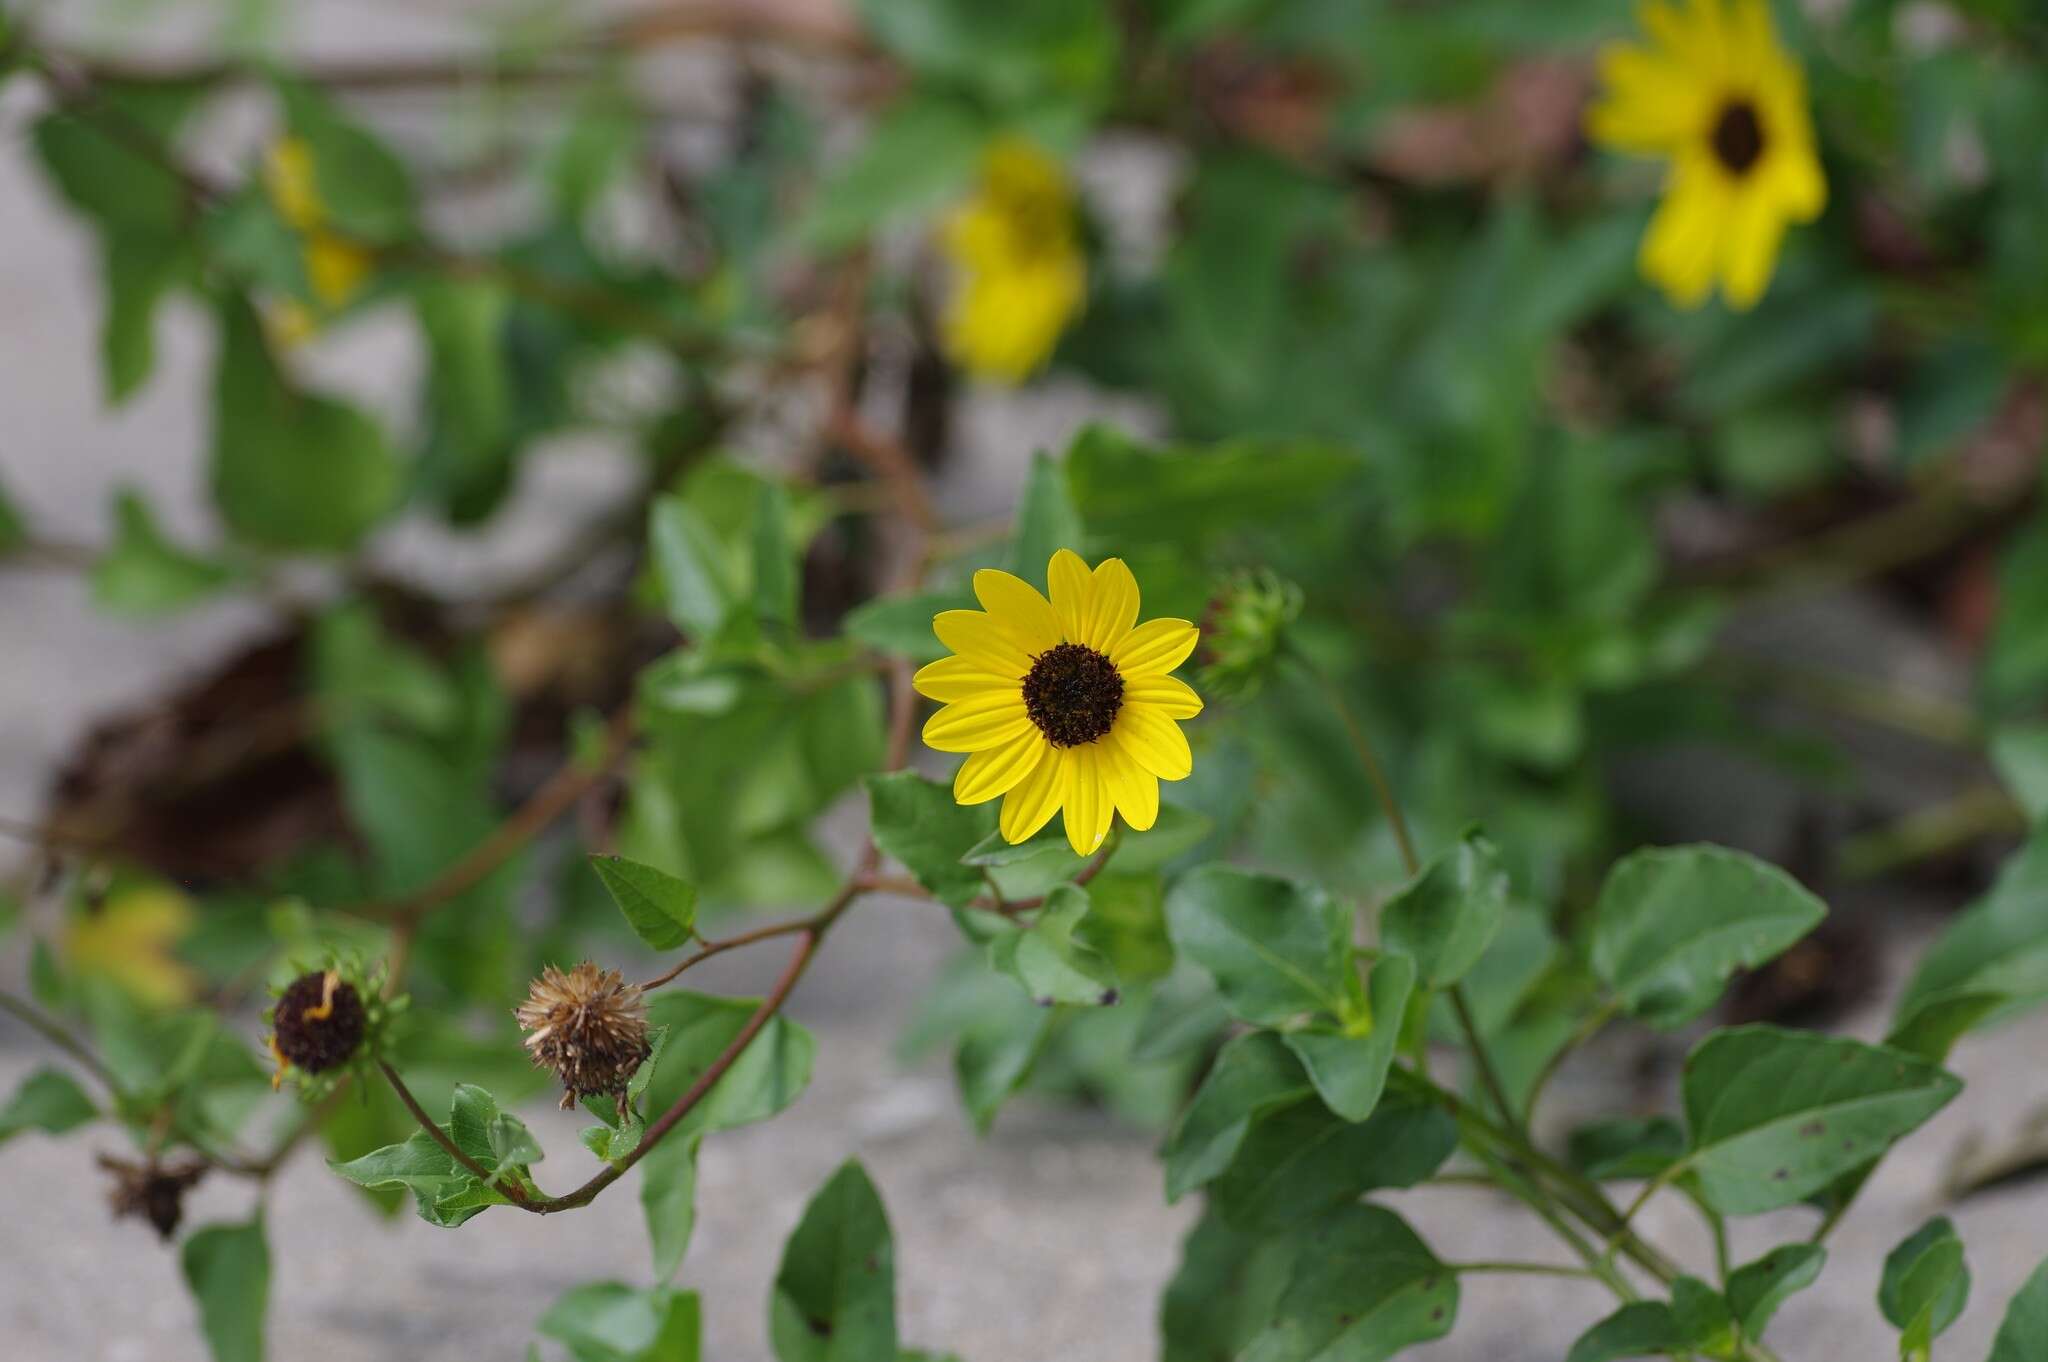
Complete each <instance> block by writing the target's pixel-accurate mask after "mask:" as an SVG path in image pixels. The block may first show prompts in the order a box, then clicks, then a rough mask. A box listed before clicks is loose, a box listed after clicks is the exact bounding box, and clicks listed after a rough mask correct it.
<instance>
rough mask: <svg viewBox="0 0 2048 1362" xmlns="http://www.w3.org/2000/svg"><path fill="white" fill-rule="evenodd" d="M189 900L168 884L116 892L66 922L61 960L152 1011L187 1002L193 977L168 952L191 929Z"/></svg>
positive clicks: (193, 990) (196, 987)
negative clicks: (108, 984)
mask: <svg viewBox="0 0 2048 1362" xmlns="http://www.w3.org/2000/svg"><path fill="white" fill-rule="evenodd" d="M196 920H197V915H196V914H195V913H194V911H193V908H192V901H191V900H190V899H188V898H186V897H185V896H184V895H183V894H181V893H179V892H178V891H177V890H175V889H172V888H170V887H169V886H168V885H161V884H141V885H133V886H130V887H128V888H126V889H121V890H117V891H116V892H115V893H113V894H112V895H110V896H109V897H108V898H107V901H106V902H105V903H103V904H101V905H100V906H99V908H98V909H97V910H95V911H89V912H81V913H79V914H77V915H76V916H74V917H73V918H72V919H71V924H70V927H69V929H68V930H67V931H66V933H65V938H64V957H65V959H66V961H67V962H68V963H69V964H70V965H71V967H72V968H73V969H75V970H77V971H78V972H79V973H81V974H96V975H99V976H100V977H101V978H104V979H109V980H112V981H113V982H114V983H115V984H117V985H119V986H120V987H121V988H122V989H124V990H125V991H127V992H128V993H130V994H132V995H133V996H134V997H135V998H136V999H137V1000H138V1001H141V1002H144V1003H148V1004H151V1005H153V1006H158V1007H170V1006H173V1005H175V1004H178V1003H184V1002H190V1001H191V1000H192V998H193V997H194V996H195V995H196V994H197V993H198V991H199V983H200V980H199V975H198V974H197V973H196V972H195V971H193V970H192V968H191V967H190V966H188V965H186V964H185V963H184V962H183V961H181V960H179V959H177V958H176V957H175V956H173V955H172V954H171V948H172V947H173V946H175V945H177V944H178V942H179V941H181V940H183V939H184V938H185V936H186V935H187V934H189V933H190V932H191V930H192V928H193V925H194V923H195V922H196Z"/></svg>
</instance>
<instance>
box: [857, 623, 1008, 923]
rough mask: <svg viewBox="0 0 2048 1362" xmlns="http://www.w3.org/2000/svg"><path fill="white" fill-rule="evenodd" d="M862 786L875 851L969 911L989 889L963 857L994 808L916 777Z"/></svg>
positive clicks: (897, 774)
mask: <svg viewBox="0 0 2048 1362" xmlns="http://www.w3.org/2000/svg"><path fill="white" fill-rule="evenodd" d="M927 624H929V622H927ZM862 784H863V785H865V786H866V788H867V792H868V817H869V823H870V826H871V827H872V828H873V830H874V838H875V845H876V846H878V847H880V848H881V849H882V850H883V851H885V852H887V853H888V854H889V855H891V856H894V857H895V858H896V859H897V860H899V861H901V862H903V868H904V869H906V870H908V871H909V872H910V873H911V874H912V875H913V876H915V877H916V878H917V882H918V883H919V884H921V885H923V886H924V887H925V888H927V889H929V890H931V891H932V895H933V896H934V897H935V898H937V899H938V900H939V901H940V902H941V903H945V904H948V905H950V906H952V907H954V908H961V907H965V906H966V905H967V904H968V903H969V902H970V901H971V900H972V899H973V898H974V896H975V895H977V894H979V893H980V892H981V891H982V890H983V889H984V888H986V887H987V881H986V880H984V879H983V877H982V873H981V870H980V869H979V868H978V867H975V866H971V865H963V864H961V857H963V856H965V855H966V854H967V853H968V852H969V851H970V850H972V849H973V847H974V846H975V844H976V843H978V842H980V841H981V839H982V838H983V837H985V836H987V835H988V834H989V831H990V829H991V828H992V827H993V826H994V824H995V806H994V805H993V804H987V805H976V806H973V807H968V806H965V805H961V804H958V803H956V802H954V799H953V792H952V791H951V790H949V789H948V788H946V787H945V786H944V785H941V784H939V783H938V782H936V781H931V780H926V779H925V778H924V777H923V776H921V775H918V774H917V773H916V772H915V771H890V772H888V773H887V774H884V775H872V776H868V777H867V778H866V779H865V780H863V781H862Z"/></svg>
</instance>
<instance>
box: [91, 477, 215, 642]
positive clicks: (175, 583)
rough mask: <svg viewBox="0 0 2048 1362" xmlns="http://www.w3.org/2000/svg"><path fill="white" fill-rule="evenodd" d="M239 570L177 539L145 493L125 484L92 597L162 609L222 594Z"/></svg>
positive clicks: (119, 605)
mask: <svg viewBox="0 0 2048 1362" xmlns="http://www.w3.org/2000/svg"><path fill="white" fill-rule="evenodd" d="M236 575H237V574H236V573H235V570H234V569H233V568H231V567H229V566H227V565H226V564H225V563H219V562H215V561H214V560H213V559H210V558H202V557H200V556H199V555H198V554H195V553H188V552H187V551H185V550H184V549H181V548H179V547H178V546H177V545H176V544H173V543H172V542H171V541H170V540H169V539H168V538H166V537H165V536H164V533H163V531H162V530H161V529H159V528H158V527H157V523H156V517H155V516H154V515H153V514H151V512H150V509H149V503H148V502H147V501H145V500H143V498H142V495H141V493H139V492H137V491H135V490H134V489H133V488H123V489H122V490H121V492H120V493H119V494H118V495H117V496H116V497H115V499H114V542H113V543H112V544H111V545H109V546H108V548H107V551H106V552H105V553H104V554H102V555H101V556H100V558H99V561H98V562H96V563H94V564H93V565H92V599H93V604H95V605H97V606H99V607H100V608H101V609H102V610H109V611H118V612H121V613H123V614H133V615H155V614H162V613H165V612H168V611H172V610H180V609H183V608H184V607H185V606H188V605H192V604H194V603H195V602H198V601H202V600H204V599H206V598H207V597H208V596H212V595H215V594H217V593H218V592H220V591H222V590H224V589H225V588H227V587H228V586H230V585H232V584H233V583H234V581H235V578H236Z"/></svg>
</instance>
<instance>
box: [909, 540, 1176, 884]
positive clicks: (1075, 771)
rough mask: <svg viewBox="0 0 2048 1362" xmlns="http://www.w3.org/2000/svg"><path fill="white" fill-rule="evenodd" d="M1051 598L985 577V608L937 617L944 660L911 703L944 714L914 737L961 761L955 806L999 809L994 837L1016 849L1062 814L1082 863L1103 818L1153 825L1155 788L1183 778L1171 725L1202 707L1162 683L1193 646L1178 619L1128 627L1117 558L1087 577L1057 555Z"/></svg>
mask: <svg viewBox="0 0 2048 1362" xmlns="http://www.w3.org/2000/svg"><path fill="white" fill-rule="evenodd" d="M1046 581H1047V583H1048V584H1049V585H1050V586H1051V587H1052V600H1051V601H1047V600H1046V598H1045V597H1043V596H1041V595H1039V594H1038V591H1037V589H1036V588H1034V587H1033V586H1031V584H1030V583H1028V582H1026V581H1024V580H1023V579H1022V578H1019V577H1014V576H1012V575H1011V574H1009V573H1007V572H998V571H996V570H994V569H992V568H984V569H983V570H982V571H980V572H977V573H975V574H974V594H975V596H976V598H978V599H979V600H980V601H981V603H982V605H983V606H984V607H986V609H985V610H947V611H943V612H941V613H940V614H939V615H937V616H936V617H934V618H933V620H932V631H933V632H934V633H936V634H937V635H938V636H939V641H940V642H941V643H944V644H945V645H946V646H947V647H948V648H951V649H952V650H953V652H954V656H952V657H946V658H941V659H940V660H938V661H937V662H934V663H932V664H931V665H930V666H927V667H925V668H923V669H921V670H920V671H919V672H918V673H917V676H916V685H917V689H918V691H919V692H920V693H921V694H923V695H925V696H927V697H929V698H930V699H933V700H937V701H939V702H940V703H941V705H942V708H941V709H940V710H939V712H938V713H936V714H934V715H933V716H932V717H931V720H930V722H928V723H926V724H925V726H924V740H925V741H926V742H927V743H929V744H930V745H931V746H933V747H935V748H937V749H938V750H939V751H941V752H966V753H968V754H969V756H968V758H967V760H966V761H965V762H963V763H961V766H960V771H959V774H958V775H957V776H955V777H954V779H953V798H954V799H956V800H958V801H959V802H960V803H962V804H981V803H985V802H987V801H988V800H991V799H994V798H996V797H997V796H998V795H1000V796H1002V797H1003V812H1002V818H1001V820H1000V824H999V826H1000V827H1001V828H1002V831H1003V838H1004V840H1006V841H1010V842H1021V841H1024V840H1025V839H1026V838H1028V837H1030V836H1031V835H1032V834H1033V833H1035V832H1037V831H1038V830H1039V829H1040V828H1042V827H1044V826H1045V824H1046V822H1047V821H1048V820H1050V819H1051V818H1052V816H1053V815H1054V814H1055V813H1058V812H1059V811H1060V810H1061V809H1062V808H1064V809H1065V810H1066V814H1067V841H1068V843H1069V844H1071V845H1072V846H1073V848H1074V851H1075V853H1076V854H1078V855H1082V856H1086V855H1089V854H1090V853H1092V852H1094V851H1095V850H1096V849H1097V848H1098V847H1100V846H1101V845H1102V839H1103V838H1104V837H1106V836H1108V835H1109V825H1110V820H1111V818H1112V817H1113V816H1114V815H1115V814H1116V813H1119V812H1120V813H1122V814H1123V816H1124V821H1125V822H1126V823H1128V824H1130V825H1131V827H1132V828H1134V829H1136V830H1138V831H1140V832H1143V831H1144V830H1145V829H1146V828H1149V827H1151V826H1152V822H1153V820H1154V819H1155V818H1157V817H1158V816H1159V782H1160V781H1162V780H1180V779H1182V778H1183V777H1185V776H1186V775H1187V774H1188V772H1189V770H1190V769H1191V768H1192V766H1193V758H1192V756H1191V755H1190V754H1189V752H1188V740H1187V735H1186V734H1184V733H1182V732H1181V731H1180V725H1179V724H1178V723H1176V722H1175V720H1178V719H1192V718H1193V717H1194V716H1195V715H1197V714H1199V713H1201V712H1202V700H1201V697H1200V696H1198V695H1196V694H1195V692H1194V691H1193V690H1192V689H1191V688H1190V687H1189V686H1187V685H1186V684H1185V683H1184V682H1182V681H1179V680H1177V679H1175V678H1174V677H1172V676H1170V675H1168V673H1170V672H1171V671H1172V670H1173V669H1174V668H1175V667H1178V666H1179V665H1180V664H1181V663H1182V662H1183V661H1185V660H1186V658H1187V656H1188V654H1189V653H1191V652H1193V651H1194V647H1195V641H1196V639H1197V638H1198V637H1199V636H1200V635H1199V632H1198V631H1197V630H1196V628H1195V626H1194V625H1192V624H1190V623H1188V622H1187V621H1186V620H1179V619H1156V620H1147V621H1146V622H1145V623H1143V624H1139V623H1138V622H1137V621H1138V583H1137V579H1136V578H1134V577H1132V576H1131V570H1130V569H1129V568H1128V567H1126V566H1124V561H1123V559H1121V558H1108V559H1104V560H1103V562H1102V563H1101V564H1100V565H1098V566H1097V567H1096V569H1095V571H1094V572H1092V573H1091V572H1089V570H1088V565H1087V564H1086V563H1084V562H1082V561H1081V559H1080V556H1079V555H1077V554H1075V553H1072V552H1070V551H1068V550H1066V549H1061V550H1060V551H1059V552H1058V553H1055V554H1054V555H1053V556H1052V563H1051V565H1050V566H1049V567H1048V568H1047V569H1046Z"/></svg>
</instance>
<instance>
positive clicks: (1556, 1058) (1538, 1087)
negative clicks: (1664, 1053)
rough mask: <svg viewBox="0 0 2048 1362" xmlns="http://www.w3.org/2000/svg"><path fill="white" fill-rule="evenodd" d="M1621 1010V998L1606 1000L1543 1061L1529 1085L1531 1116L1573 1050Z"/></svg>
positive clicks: (1588, 1014)
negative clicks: (1533, 1080) (1544, 1091)
mask: <svg viewBox="0 0 2048 1362" xmlns="http://www.w3.org/2000/svg"><path fill="white" fill-rule="evenodd" d="M1620 1010H1621V999H1619V998H1609V999H1608V1000H1607V1001H1606V1002H1604V1003H1602V1004H1601V1005H1600V1006H1598V1007H1596V1008H1594V1009H1593V1010H1592V1011H1591V1012H1589V1013H1587V1014H1586V1018H1585V1020H1584V1021H1581V1022H1580V1023H1579V1025H1578V1029H1577V1030H1575V1031H1573V1032H1572V1033H1571V1035H1569V1036H1567V1037H1565V1042H1564V1044H1563V1045H1560V1046H1558V1047H1557V1049H1556V1050H1555V1051H1554V1052H1553V1053H1552V1054H1551V1056H1550V1058H1549V1059H1547V1060H1545V1061H1543V1068H1542V1070H1541V1071H1540V1072H1539V1073H1538V1074H1537V1075H1536V1081H1535V1082H1534V1083H1532V1084H1530V1086H1529V1101H1528V1104H1527V1110H1528V1112H1529V1114H1530V1115H1531V1116H1534V1115H1535V1113H1536V1103H1537V1102H1538V1101H1540V1100H1541V1099H1542V1097H1543V1090H1544V1089H1545V1088H1547V1087H1549V1086H1550V1080H1551V1079H1552V1078H1553V1077H1555V1076H1556V1074H1557V1071H1558V1070H1559V1069H1560V1068H1562V1067H1563V1066H1564V1062H1565V1060H1566V1059H1567V1058H1568V1057H1570V1055H1571V1053H1572V1051H1574V1050H1576V1049H1578V1048H1579V1047H1580V1046H1581V1045H1584V1044H1585V1043H1586V1042H1587V1041H1589V1040H1591V1039H1592V1038H1593V1037H1594V1036H1595V1035H1596V1034H1598V1033H1599V1031H1600V1028H1602V1027H1603V1026H1605V1025H1607V1023H1608V1022H1610V1021H1613V1020H1614V1015H1615V1013H1617V1012H1619V1011H1620Z"/></svg>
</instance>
